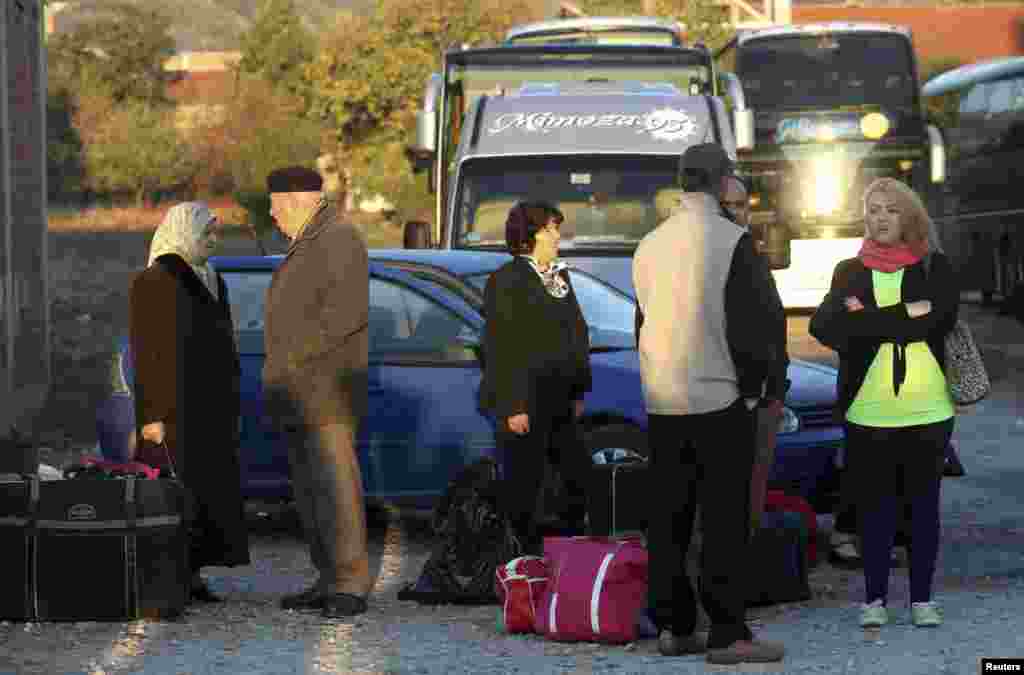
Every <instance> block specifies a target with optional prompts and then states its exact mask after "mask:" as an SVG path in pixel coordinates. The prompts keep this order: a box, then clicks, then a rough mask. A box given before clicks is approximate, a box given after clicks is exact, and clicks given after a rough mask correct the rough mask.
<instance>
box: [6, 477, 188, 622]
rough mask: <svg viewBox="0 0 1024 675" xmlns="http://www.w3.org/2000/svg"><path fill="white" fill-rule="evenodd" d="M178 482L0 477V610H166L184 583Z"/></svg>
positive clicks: (63, 616)
mask: <svg viewBox="0 0 1024 675" xmlns="http://www.w3.org/2000/svg"><path fill="white" fill-rule="evenodd" d="M189 512H190V501H189V495H188V492H187V490H186V489H185V487H184V486H183V485H182V484H181V483H179V482H178V481H173V480H140V479H136V478H123V479H97V478H80V479H73V480H56V481H39V480H38V479H36V478H33V479H30V480H25V481H19V482H11V483H2V484H0V550H2V551H4V555H3V556H0V569H2V570H3V575H2V577H0V578H2V579H3V581H2V582H0V583H2V584H4V585H6V589H5V590H3V591H2V592H0V618H2V619H8V620H16V621H125V620H132V619H141V618H150V619H163V618H172V617H175V616H177V615H179V614H181V613H182V611H183V610H184V607H185V603H186V601H187V599H188V593H189V590H190V577H191V570H190V568H189V563H188V550H189V537H188V522H189Z"/></svg>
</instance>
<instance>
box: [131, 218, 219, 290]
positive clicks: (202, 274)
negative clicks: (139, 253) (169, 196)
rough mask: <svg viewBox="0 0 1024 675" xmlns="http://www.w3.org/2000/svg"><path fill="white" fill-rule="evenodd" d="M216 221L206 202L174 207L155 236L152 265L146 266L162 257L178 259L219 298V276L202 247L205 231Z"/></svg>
mask: <svg viewBox="0 0 1024 675" xmlns="http://www.w3.org/2000/svg"><path fill="white" fill-rule="evenodd" d="M215 217H216V216H214V214H213V212H212V211H211V210H210V208H209V207H208V206H207V205H206V204H204V203H203V202H184V203H182V204H177V205H176V206H172V207H171V208H170V209H169V210H168V211H167V215H166V216H164V219H163V222H161V223H160V227H158V228H157V229H156V234H154V235H153V242H152V243H151V244H150V246H149V262H148V263H146V266H147V267H150V266H152V265H153V263H154V262H155V261H156V259H157V258H159V257H160V256H162V255H167V254H168V253H174V254H176V255H179V256H181V257H182V258H183V259H184V260H185V262H187V263H188V265H189V267H191V268H192V271H193V272H195V273H196V276H197V277H199V280H200V281H202V282H203V285H204V286H206V288H207V289H208V290H209V291H210V293H211V294H212V295H213V297H214V298H218V297H219V293H218V292H217V291H218V288H217V273H216V272H214V270H213V267H211V266H210V263H209V262H207V258H208V257H209V254H208V251H207V250H206V247H205V246H203V230H205V229H206V225H207V224H208V223H209V222H210V221H211V220H213V219H214V218H215Z"/></svg>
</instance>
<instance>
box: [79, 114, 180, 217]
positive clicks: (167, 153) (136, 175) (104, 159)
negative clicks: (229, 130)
mask: <svg viewBox="0 0 1024 675" xmlns="http://www.w3.org/2000/svg"><path fill="white" fill-rule="evenodd" d="M96 105H98V106H101V107H102V106H103V105H104V103H103V102H99V103H97V104H96ZM100 115H101V121H100V122H99V123H98V124H96V125H95V127H94V128H93V129H92V130H91V137H88V138H87V139H86V140H87V143H86V155H85V156H86V168H87V169H88V185H89V187H91V188H92V189H94V190H97V191H102V192H126V191H132V192H134V193H135V195H136V201H137V203H138V204H139V205H140V206H141V205H142V204H143V202H144V200H145V197H146V196H147V195H150V194H153V193H154V192H156V191H157V190H158V189H160V188H165V187H173V186H176V185H181V184H182V183H184V182H186V181H187V180H188V179H189V178H190V176H191V175H192V173H193V172H194V170H195V166H194V163H193V161H192V159H191V156H190V153H189V152H188V148H187V146H185V144H184V143H183V142H182V140H181V138H180V137H179V135H178V131H177V129H176V128H175V126H174V115H173V112H171V111H168V110H166V109H164V108H162V107H158V106H155V105H153V104H151V103H147V102H143V101H134V100H128V101H125V102H123V103H121V104H117V105H109V106H108V107H106V108H105V110H103V111H101V113H100Z"/></svg>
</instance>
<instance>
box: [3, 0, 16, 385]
mask: <svg viewBox="0 0 1024 675" xmlns="http://www.w3.org/2000/svg"><path fill="white" fill-rule="evenodd" d="M10 12H11V3H9V2H5V3H4V12H3V16H0V81H2V84H0V134H3V135H4V138H3V143H2V146H3V152H0V190H2V191H3V194H4V212H3V214H0V215H2V222H3V224H4V231H3V243H2V244H0V245H2V246H3V247H4V265H5V268H4V270H3V280H4V289H5V293H4V296H3V297H2V298H0V301H2V302H3V311H4V315H5V316H4V324H5V329H6V332H7V364H6V368H5V370H6V378H5V382H4V383H3V387H4V398H5V399H7V400H8V401H9V400H10V398H11V395H12V394H13V392H14V303H13V302H12V299H13V295H14V293H13V291H14V275H13V273H12V270H11V227H12V222H11V221H12V213H13V210H12V208H11V141H12V140H13V139H12V138H11V137H10V129H11V117H10V111H9V110H8V105H7V99H8V88H9V87H8V82H9V78H8V77H7V73H8V70H7V50H8V49H9V48H10V47H9V45H10V40H8V39H7V24H8V22H9V21H10V16H9V15H10Z"/></svg>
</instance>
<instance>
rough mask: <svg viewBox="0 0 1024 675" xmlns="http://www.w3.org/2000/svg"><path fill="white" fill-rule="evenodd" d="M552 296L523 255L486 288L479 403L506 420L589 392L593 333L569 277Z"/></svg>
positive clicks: (534, 412) (565, 274)
mask: <svg viewBox="0 0 1024 675" xmlns="http://www.w3.org/2000/svg"><path fill="white" fill-rule="evenodd" d="M561 274H562V279H564V280H565V282H566V283H568V284H569V294H568V295H567V296H566V297H565V298H561V299H560V298H553V297H551V295H550V294H549V293H548V292H547V289H545V288H544V284H543V282H542V281H541V280H540V277H539V276H538V275H537V273H536V272H535V271H534V270H533V267H531V266H530V263H529V262H527V261H526V259H524V258H520V257H516V258H515V259H514V260H512V261H510V262H508V263H506V264H505V265H503V266H502V267H501V268H500V269H498V270H496V271H495V272H494V273H493V274H492V275H491V277H490V278H489V279H488V280H487V287H486V289H485V291H484V316H485V319H486V322H487V325H486V329H485V331H484V374H483V381H482V382H481V384H480V408H481V409H482V410H486V411H489V412H491V413H493V414H494V415H495V416H496V417H498V418H499V419H504V418H507V417H511V416H513V415H517V414H520V413H528V414H536V413H537V412H540V411H544V410H546V409H549V406H561V405H562V404H563V403H565V404H567V403H568V402H569V401H574V400H580V399H582V398H583V394H584V392H587V391H590V387H591V377H590V332H589V330H588V329H587V323H586V321H585V320H584V319H583V312H582V311H580V307H579V304H578V303H577V301H576V294H575V292H574V291H573V289H572V284H571V282H569V273H568V272H562V273H561Z"/></svg>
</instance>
